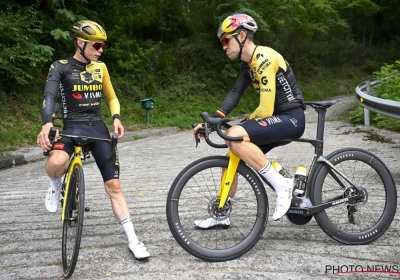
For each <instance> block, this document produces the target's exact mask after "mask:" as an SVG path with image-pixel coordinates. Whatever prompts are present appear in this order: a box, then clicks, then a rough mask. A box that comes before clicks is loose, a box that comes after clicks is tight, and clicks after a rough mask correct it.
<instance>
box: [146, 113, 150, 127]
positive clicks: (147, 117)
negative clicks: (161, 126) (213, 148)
mask: <svg viewBox="0 0 400 280" xmlns="http://www.w3.org/2000/svg"><path fill="white" fill-rule="evenodd" d="M146 123H147V125H148V126H149V125H150V110H149V109H147V110H146Z"/></svg>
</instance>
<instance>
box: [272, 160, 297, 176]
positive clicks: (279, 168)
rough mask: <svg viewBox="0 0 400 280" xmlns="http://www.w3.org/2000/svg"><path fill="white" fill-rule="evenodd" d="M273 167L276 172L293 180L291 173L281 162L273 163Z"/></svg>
mask: <svg viewBox="0 0 400 280" xmlns="http://www.w3.org/2000/svg"><path fill="white" fill-rule="evenodd" d="M271 165H272V167H273V168H274V169H275V170H276V172H278V173H279V174H281V175H282V176H283V177H284V178H292V176H290V174H289V172H288V171H287V170H286V169H285V168H284V167H283V166H282V165H281V164H280V163H279V162H277V161H274V162H273V163H271Z"/></svg>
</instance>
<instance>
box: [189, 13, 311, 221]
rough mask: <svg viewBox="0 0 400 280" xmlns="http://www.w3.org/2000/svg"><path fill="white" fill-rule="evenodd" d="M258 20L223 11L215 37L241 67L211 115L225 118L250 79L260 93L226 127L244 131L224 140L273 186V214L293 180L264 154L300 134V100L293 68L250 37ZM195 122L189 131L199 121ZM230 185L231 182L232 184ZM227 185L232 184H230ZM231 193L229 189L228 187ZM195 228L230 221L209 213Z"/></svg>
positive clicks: (283, 208)
mask: <svg viewBox="0 0 400 280" xmlns="http://www.w3.org/2000/svg"><path fill="white" fill-rule="evenodd" d="M257 28H258V27H257V23H256V22H255V20H254V19H253V18H252V17H251V16H249V15H246V14H232V15H230V16H228V17H227V18H226V19H225V20H224V21H223V22H222V24H221V25H220V27H219V29H218V33H217V36H218V39H220V40H221V43H222V48H223V50H224V51H225V52H226V55H227V56H228V57H229V58H230V59H235V58H238V59H239V60H241V73H240V76H239V78H238V79H237V81H236V83H235V85H234V87H233V88H232V89H231V90H230V91H229V93H228V94H227V95H226V97H225V99H224V100H223V102H222V104H221V106H220V107H219V109H218V110H217V111H216V113H215V114H214V115H213V117H219V118H224V117H225V116H226V115H227V114H229V113H230V112H231V111H232V110H233V109H234V108H235V106H236V105H237V104H238V102H239V100H240V98H241V96H242V94H243V92H244V91H245V89H246V88H247V86H248V85H249V84H250V83H252V84H253V87H254V89H255V90H256V93H257V94H258V95H259V96H260V104H259V105H258V107H257V108H255V110H254V111H253V112H252V113H251V114H250V116H249V117H248V118H246V119H245V120H244V121H242V122H241V123H240V124H238V125H235V126H233V127H231V128H230V129H229V130H228V131H227V132H226V135H228V136H231V137H243V139H244V140H243V141H242V142H229V141H226V142H227V144H228V147H229V149H230V150H231V151H232V152H233V153H234V154H235V155H237V156H238V157H240V158H241V159H242V160H243V161H244V162H246V163H247V164H248V165H249V166H251V167H252V168H254V169H255V170H258V172H259V173H260V175H261V176H263V177H265V179H267V181H268V182H269V183H270V184H271V185H272V186H273V188H274V190H275V192H276V207H275V212H274V214H273V216H272V218H273V219H274V220H278V219H280V218H281V217H282V216H283V215H285V214H286V212H287V211H288V209H289V207H290V203H291V199H292V189H293V186H292V185H293V180H292V179H286V178H284V177H282V176H281V175H280V174H279V173H278V172H276V171H275V169H274V168H272V167H271V163H270V162H269V161H268V160H267V158H266V157H265V154H266V153H267V152H268V151H270V150H271V149H273V148H275V147H278V146H281V145H285V144H287V143H288V142H279V141H280V140H283V139H288V138H292V139H293V138H299V137H301V136H302V135H303V133H304V129H305V116H304V110H305V108H306V107H305V105H304V100H303V96H302V93H301V91H300V90H299V88H298V86H297V83H296V79H295V76H294V74H293V71H292V69H291V67H290V65H289V64H288V62H286V61H285V60H284V58H283V57H282V55H280V54H279V53H278V52H276V51H275V50H273V49H272V48H269V47H266V46H257V45H255V44H254V42H253V37H254V33H255V32H256V31H257ZM201 126H202V125H201V124H199V125H198V126H196V127H195V128H194V133H196V131H197V130H198V129H199V128H200V127H201ZM232 187H233V188H234V186H232ZM231 191H232V190H231ZM230 196H231V197H233V194H232V193H230ZM195 225H196V226H198V227H200V228H211V227H214V226H221V225H224V226H226V225H230V222H229V218H226V219H221V220H215V219H213V218H208V219H206V220H202V221H195Z"/></svg>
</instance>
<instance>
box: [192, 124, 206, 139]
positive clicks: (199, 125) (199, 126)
mask: <svg viewBox="0 0 400 280" xmlns="http://www.w3.org/2000/svg"><path fill="white" fill-rule="evenodd" d="M200 128H204V126H203V124H202V123H200V124H198V125H197V126H196V127H195V128H193V136H194V138H196V133H197V130H199V129H200ZM199 136H200V138H201V139H203V140H204V138H205V135H204V134H200V133H199Z"/></svg>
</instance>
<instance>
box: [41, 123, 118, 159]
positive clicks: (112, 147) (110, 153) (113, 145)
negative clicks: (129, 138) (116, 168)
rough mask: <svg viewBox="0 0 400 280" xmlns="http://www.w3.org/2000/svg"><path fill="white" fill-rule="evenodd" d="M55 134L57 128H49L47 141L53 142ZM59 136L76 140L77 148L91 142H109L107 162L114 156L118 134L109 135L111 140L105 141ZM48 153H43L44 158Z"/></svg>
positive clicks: (86, 137)
mask: <svg viewBox="0 0 400 280" xmlns="http://www.w3.org/2000/svg"><path fill="white" fill-rule="evenodd" d="M56 133H57V128H56V127H54V126H53V127H51V128H50V131H49V140H50V142H51V143H53V142H54V138H55V137H56ZM59 136H63V137H67V138H71V139H73V138H74V139H76V140H78V141H74V144H75V145H79V146H83V145H84V144H86V143H89V142H91V141H96V140H97V141H104V142H109V143H110V145H109V151H108V155H107V158H106V159H107V161H108V160H110V159H111V158H112V157H114V156H115V152H116V149H115V148H116V147H117V144H118V134H112V135H111V139H105V138H97V137H90V136H78V135H68V134H63V133H60V134H59ZM49 153H50V151H46V152H43V155H44V156H46V157H47V156H48V155H49Z"/></svg>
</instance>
